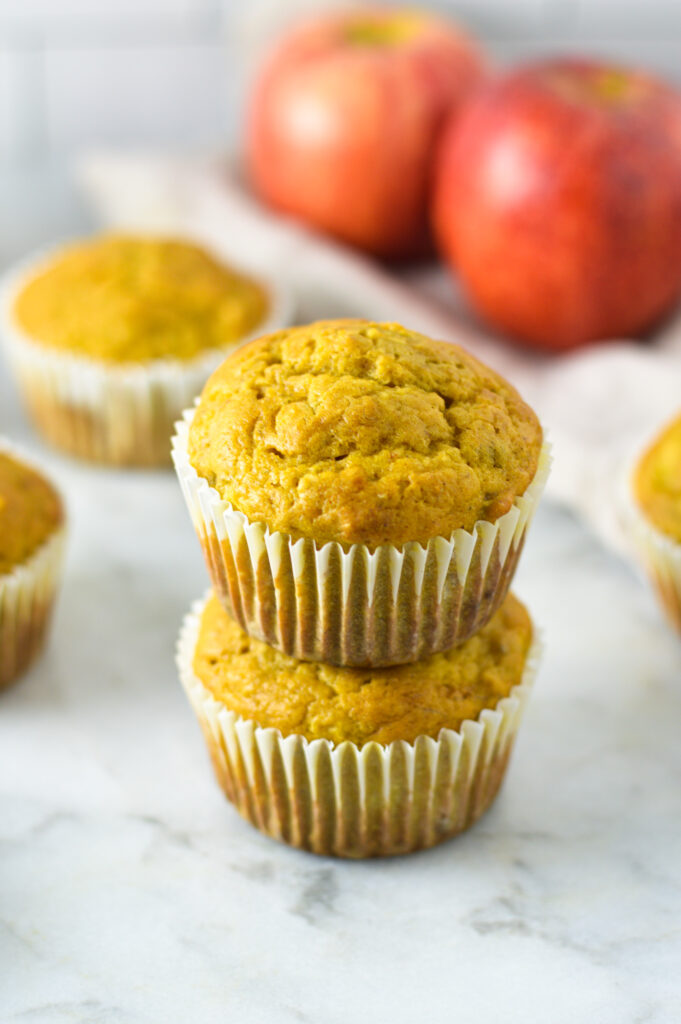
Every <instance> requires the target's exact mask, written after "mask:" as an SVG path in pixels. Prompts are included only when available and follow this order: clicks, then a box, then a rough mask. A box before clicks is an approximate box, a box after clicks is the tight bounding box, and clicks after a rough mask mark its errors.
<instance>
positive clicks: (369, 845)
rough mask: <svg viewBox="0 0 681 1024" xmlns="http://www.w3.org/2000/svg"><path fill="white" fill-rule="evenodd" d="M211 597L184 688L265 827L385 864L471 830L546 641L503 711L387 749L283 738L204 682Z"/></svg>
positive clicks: (192, 637)
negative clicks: (202, 642) (199, 665)
mask: <svg viewBox="0 0 681 1024" xmlns="http://www.w3.org/2000/svg"><path fill="white" fill-rule="evenodd" d="M205 602H206V599H205V598H204V599H203V600H202V601H198V602H196V603H195V604H194V605H193V606H192V610H191V612H190V613H189V614H188V615H187V616H186V618H185V620H184V623H183V625H182V629H181V631H180V637H179V641H178V647H177V665H178V670H179V674H180V679H181V682H182V685H183V687H184V689H185V692H186V694H187V696H188V698H189V701H190V703H191V705H192V707H193V709H194V712H195V713H196V716H197V718H198V720H199V724H200V726H201V729H202V731H203V734H204V737H205V739H206V742H207V745H208V749H209V751H210V755H211V759H212V762H213V767H214V769H215V774H216V776H217V779H218V782H219V784H220V786H221V787H222V789H223V790H224V792H225V795H226V796H227V797H228V799H229V800H230V801H231V802H232V803H233V804H234V805H235V806H236V808H237V810H238V811H239V813H240V814H241V815H243V817H244V818H246V819H247V820H248V821H250V822H251V824H253V825H255V827H256V828H258V829H260V830H261V831H262V832H265V833H266V834H267V835H269V836H272V838H274V839H278V840H281V841H282V842H286V843H289V844H291V845H292V846H297V847H300V848H301V849H304V850H309V851H310V852H312V853H318V854H330V855H334V856H337V857H383V856H390V855H393V854H400V853H409V852H411V851H413V850H419V849H424V848H426V847H429V846H434V845H436V844H437V843H439V842H442V841H443V840H444V839H449V838H450V837H452V836H455V835H457V834H458V833H459V832H462V831H463V830H464V829H466V828H468V827H469V826H470V825H472V824H473V823H474V822H475V821H477V819H478V818H479V817H480V816H481V815H482V814H483V813H484V812H485V811H486V810H487V808H488V807H489V806H490V804H491V803H492V801H493V800H494V797H495V796H496V794H497V792H498V790H499V787H500V785H501V782H502V780H503V777H504V774H505V771H506V766H507V764H508V760H509V757H510V754H511V751H512V748H513V742H514V739H515V736H516V733H517V731H518V727H519V725H520V721H521V718H522V714H523V711H524V709H525V705H526V703H527V699H528V697H529V694H530V692H531V689H532V684H533V682H534V678H535V675H536V672H537V668H538V664H539V660H540V657H541V642H540V640H539V639H538V638H537V637H536V634H535V639H534V640H533V643H532V647H531V648H530V651H529V652H528V656H527V660H526V663H525V670H524V672H523V677H522V680H521V682H520V684H519V685H518V686H515V687H514V688H513V689H512V690H511V692H510V694H509V696H508V697H505V698H503V699H502V700H500V701H499V703H498V704H497V706H496V708H495V709H493V710H492V709H485V710H483V711H482V712H481V714H480V715H479V717H478V719H477V720H475V721H473V720H467V721H465V722H463V724H462V726H461V730H460V732H456V731H454V730H452V729H443V730H441V732H440V735H439V737H438V738H437V739H436V740H435V739H432V738H431V737H429V736H419V737H418V738H417V740H416V741H415V742H414V743H406V742H404V741H402V740H398V741H394V742H392V743H389V744H386V745H383V744H380V743H375V742H371V743H367V744H365V745H364V746H363V747H361V748H360V747H358V746H357V745H356V744H354V743H351V742H347V741H346V742H344V743H341V744H339V745H337V746H335V745H334V744H332V743H330V742H329V741H328V740H322V739H320V740H313V741H308V740H306V739H305V738H304V737H302V736H297V735H293V736H287V737H283V736H282V735H281V733H280V732H279V730H278V729H273V728H267V729H264V728H261V727H260V726H258V725H257V724H256V723H255V722H253V721H249V720H246V719H243V718H240V717H239V716H238V715H236V714H235V713H234V712H232V711H230V710H229V709H228V708H227V707H226V706H225V705H224V704H223V703H221V702H220V701H218V700H216V699H215V697H214V696H213V695H212V694H211V693H210V691H209V690H208V689H207V688H206V687H205V686H204V685H203V683H202V682H201V681H200V680H199V679H198V678H197V676H196V674H195V673H194V669H193V661H194V651H195V648H196V643H197V639H198V635H199V629H200V623H201V614H202V611H203V608H204V605H205Z"/></svg>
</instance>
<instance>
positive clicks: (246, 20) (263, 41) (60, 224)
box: [0, 0, 681, 263]
mask: <svg viewBox="0 0 681 1024" xmlns="http://www.w3.org/2000/svg"><path fill="white" fill-rule="evenodd" d="M338 6H340V5H339V4H337V3H332V2H330V0H115V2H114V0H0V216H1V220H0V225H1V230H0V260H2V262H3V263H5V262H7V261H9V260H11V259H14V258H16V256H17V255H19V254H21V253H23V252H26V251H28V250H29V249H30V248H31V247H33V246H34V245H37V244H41V243H43V242H44V241H47V240H51V239H53V238H54V237H56V236H59V235H64V234H70V233H73V232H76V231H79V230H83V229H84V228H85V227H86V226H87V215H86V211H85V210H84V209H83V207H82V206H81V201H80V199H79V197H78V195H77V192H76V190H75V189H74V187H73V185H72V183H71V178H70V167H71V165H72V163H73V159H74V157H76V156H77V155H78V154H79V153H82V152H83V151H86V150H90V149H93V148H96V149H101V148H104V149H108V148H119V147H121V148H122V147H126V148H133V149H134V148H152V147H153V148H159V149H167V150H173V151H175V150H180V149H182V150H186V149H194V150H218V149H220V150H222V149H236V148H237V147H238V140H239V134H240V125H241V119H242V116H243V101H244V98H245V95H246V93H247V89H248V83H249V80H250V76H251V75H252V73H253V69H254V67H255V66H256V65H257V62H258V59H259V57H260V55H261V53H262V51H263V49H264V48H265V47H266V46H267V45H268V43H269V42H270V41H271V40H272V39H273V38H274V37H275V36H276V35H277V34H278V33H279V32H281V30H282V28H284V27H285V26H286V25H287V24H288V23H290V22H291V21H293V20H295V19H296V18H297V17H300V16H302V15H305V14H309V13H310V12H315V11H323V10H327V9H330V8H333V7H338ZM343 6H347V4H344V5H343ZM357 6H362V5H361V4H357ZM412 6H414V7H417V6H422V7H427V8H430V9H432V10H436V11H440V12H446V13H448V14H449V15H451V16H453V17H456V18H458V19H460V21H461V22H462V23H463V24H464V25H465V26H467V27H468V28H470V29H471V30H472V31H473V32H474V33H475V34H476V35H478V36H479V37H480V38H481V39H482V41H483V43H484V44H486V46H487V48H488V49H489V51H490V52H491V54H492V55H493V57H495V58H496V59H497V61H498V62H499V63H500V64H503V63H508V62H512V61H515V60H517V59H519V58H522V57H525V56H531V55H533V54H534V53H538V52H541V53H544V54H546V53H563V52H569V51H574V50H579V51H580V52H587V53H592V54H598V55H604V56H610V57H616V58H620V59H623V60H628V61H631V62H632V63H634V64H639V65H640V64H645V65H648V66H649V67H651V68H654V69H656V70H657V71H658V72H660V73H662V74H664V75H667V76H668V77H670V78H672V79H677V80H679V79H681V63H680V62H679V40H681V3H679V2H678V0H431V2H429V3H427V4H426V3H424V4H419V3H413V4H412Z"/></svg>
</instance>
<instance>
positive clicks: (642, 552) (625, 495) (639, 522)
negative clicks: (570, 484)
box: [620, 453, 681, 633]
mask: <svg viewBox="0 0 681 1024" xmlns="http://www.w3.org/2000/svg"><path fill="white" fill-rule="evenodd" d="M641 454H642V453H641ZM637 464H638V459H636V460H633V461H632V463H631V464H630V465H629V467H628V468H627V472H626V475H625V478H624V480H623V481H622V482H621V485H620V508H621V509H622V520H623V524H624V528H625V531H626V533H627V536H628V537H629V540H630V541H631V543H632V545H633V547H634V549H635V551H636V553H637V554H638V557H639V559H640V563H641V567H642V569H643V570H644V571H645V573H646V575H647V576H648V578H649V579H650V581H651V583H652V585H653V588H654V589H655V592H656V594H657V596H658V598H659V601H660V604H661V605H662V608H663V610H664V612H665V615H666V616H667V619H668V620H669V622H670V623H671V625H672V626H673V627H674V628H675V629H676V630H677V631H678V632H679V633H681V544H679V543H678V542H677V541H675V540H673V539H672V538H671V537H668V536H666V534H664V533H662V532H661V531H660V530H658V529H656V528H655V527H654V526H653V525H652V523H651V522H650V521H649V520H648V519H646V517H645V515H644V514H643V512H642V510H641V508H640V507H639V505H638V502H637V500H636V494H635V491H634V486H633V474H634V472H635V469H636V465H637Z"/></svg>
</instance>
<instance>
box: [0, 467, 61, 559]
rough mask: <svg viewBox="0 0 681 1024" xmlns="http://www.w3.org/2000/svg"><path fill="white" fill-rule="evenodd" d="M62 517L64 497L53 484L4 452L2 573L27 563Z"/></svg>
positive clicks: (0, 539) (1, 473) (0, 517)
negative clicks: (61, 496) (62, 498)
mask: <svg viewBox="0 0 681 1024" xmlns="http://www.w3.org/2000/svg"><path fill="white" fill-rule="evenodd" d="M62 520H63V510H62V504H61V500H60V498H59V495H58V494H57V492H56V491H55V490H54V488H53V487H52V486H51V484H49V483H48V482H47V480H46V479H45V478H44V477H43V476H41V475H40V474H39V473H37V472H36V471H35V470H33V469H31V468H30V467H28V466H25V465H24V464H23V463H22V462H19V461H18V460H17V459H15V458H13V457H12V456H10V455H8V454H7V453H5V452H0V574H4V573H8V572H11V570H12V569H14V568H15V566H17V565H22V564H23V563H24V562H26V561H27V559H29V558H30V557H31V555H33V554H35V552H36V551H37V550H38V548H39V547H40V546H41V544H43V543H44V542H45V541H46V540H47V539H48V537H49V536H50V535H51V534H52V533H53V532H54V531H55V530H56V528H57V527H58V526H59V525H60V524H61V522H62Z"/></svg>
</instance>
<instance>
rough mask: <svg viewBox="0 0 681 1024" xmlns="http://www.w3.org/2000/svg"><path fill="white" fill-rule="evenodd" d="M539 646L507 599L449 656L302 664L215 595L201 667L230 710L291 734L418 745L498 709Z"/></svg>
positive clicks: (523, 613)
mask: <svg viewBox="0 0 681 1024" xmlns="http://www.w3.org/2000/svg"><path fill="white" fill-rule="evenodd" d="M531 643H532V623H531V620H530V617H529V615H528V613H527V610H526V609H525V607H524V606H523V605H522V604H521V603H520V601H518V600H517V599H516V598H515V597H513V596H509V597H507V598H506V600H505V602H504V604H503V605H502V607H501V608H500V609H499V611H497V612H496V614H495V615H494V616H493V618H492V619H491V620H490V621H489V622H488V623H487V625H486V626H484V627H483V628H482V629H481V630H480V632H479V633H477V634H476V635H475V636H474V637H471V638H470V639H469V640H467V641H466V642H465V643H464V644H462V645H461V646H460V647H457V648H454V649H453V650H450V651H447V652H445V653H444V654H435V655H433V656H432V657H430V658H427V659H426V660H424V661H420V662H418V663H417V664H413V665H400V666H397V667H394V668H384V669H373V670H370V669H352V668H335V667H333V666H331V665H326V664H324V663H321V662H301V661H297V660H296V659H295V658H291V657H289V656H288V655H285V654H281V653H280V652H279V651H276V650H274V649H273V648H271V647H269V646H268V645H267V644H264V643H262V641H260V640H255V639H254V638H252V637H249V636H248V635H247V634H246V633H245V632H244V631H243V630H242V629H241V628H240V626H238V625H237V624H236V623H235V622H234V620H233V619H231V618H230V617H229V616H228V615H227V613H226V612H225V611H224V609H223V608H222V605H221V604H220V603H219V601H218V600H217V598H216V597H215V596H213V597H211V598H210V600H209V601H208V603H207V604H206V606H205V608H204V611H203V614H202V618H201V627H200V632H199V638H198V642H197V645H196V649H195V653H194V665H193V668H194V673H195V675H196V677H197V678H198V680H199V681H200V682H201V683H202V684H203V686H204V687H205V688H206V689H207V690H209V691H210V693H211V694H212V695H213V696H214V697H215V699H216V700H218V701H220V702H221V703H223V704H224V705H225V706H226V707H227V708H228V709H229V710H230V711H233V712H235V713H236V714H238V715H240V716H241V717H242V718H245V719H250V720H253V721H255V722H257V724H258V725H259V726H261V727H263V728H269V727H271V728H275V729H279V730H280V731H281V733H282V735H284V736H289V735H292V734H297V735H300V736H304V737H305V738H306V739H308V740H315V739H326V740H329V741H331V742H333V743H342V742H343V741H344V740H350V741H351V742H353V743H355V744H357V745H358V746H362V745H363V744H365V743H368V742H370V741H372V740H373V741H376V742H377V743H382V744H387V743H391V742H392V741H394V740H405V741H406V742H408V743H413V742H414V741H415V740H416V738H417V737H418V736H421V735H426V736H432V737H433V738H437V736H438V735H439V733H440V730H441V729H453V730H457V729H459V728H460V726H461V723H462V722H463V721H464V720H466V719H476V718H477V717H478V715H479V714H480V712H481V711H482V710H483V709H484V708H494V707H496V705H497V703H498V702H499V700H501V699H502V698H504V697H507V696H508V694H509V693H510V691H511V690H512V688H513V687H514V686H516V685H518V684H519V683H520V682H521V680H522V676H523V671H524V669H525V662H526V660H527V655H528V652H529V649H530V646H531Z"/></svg>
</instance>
